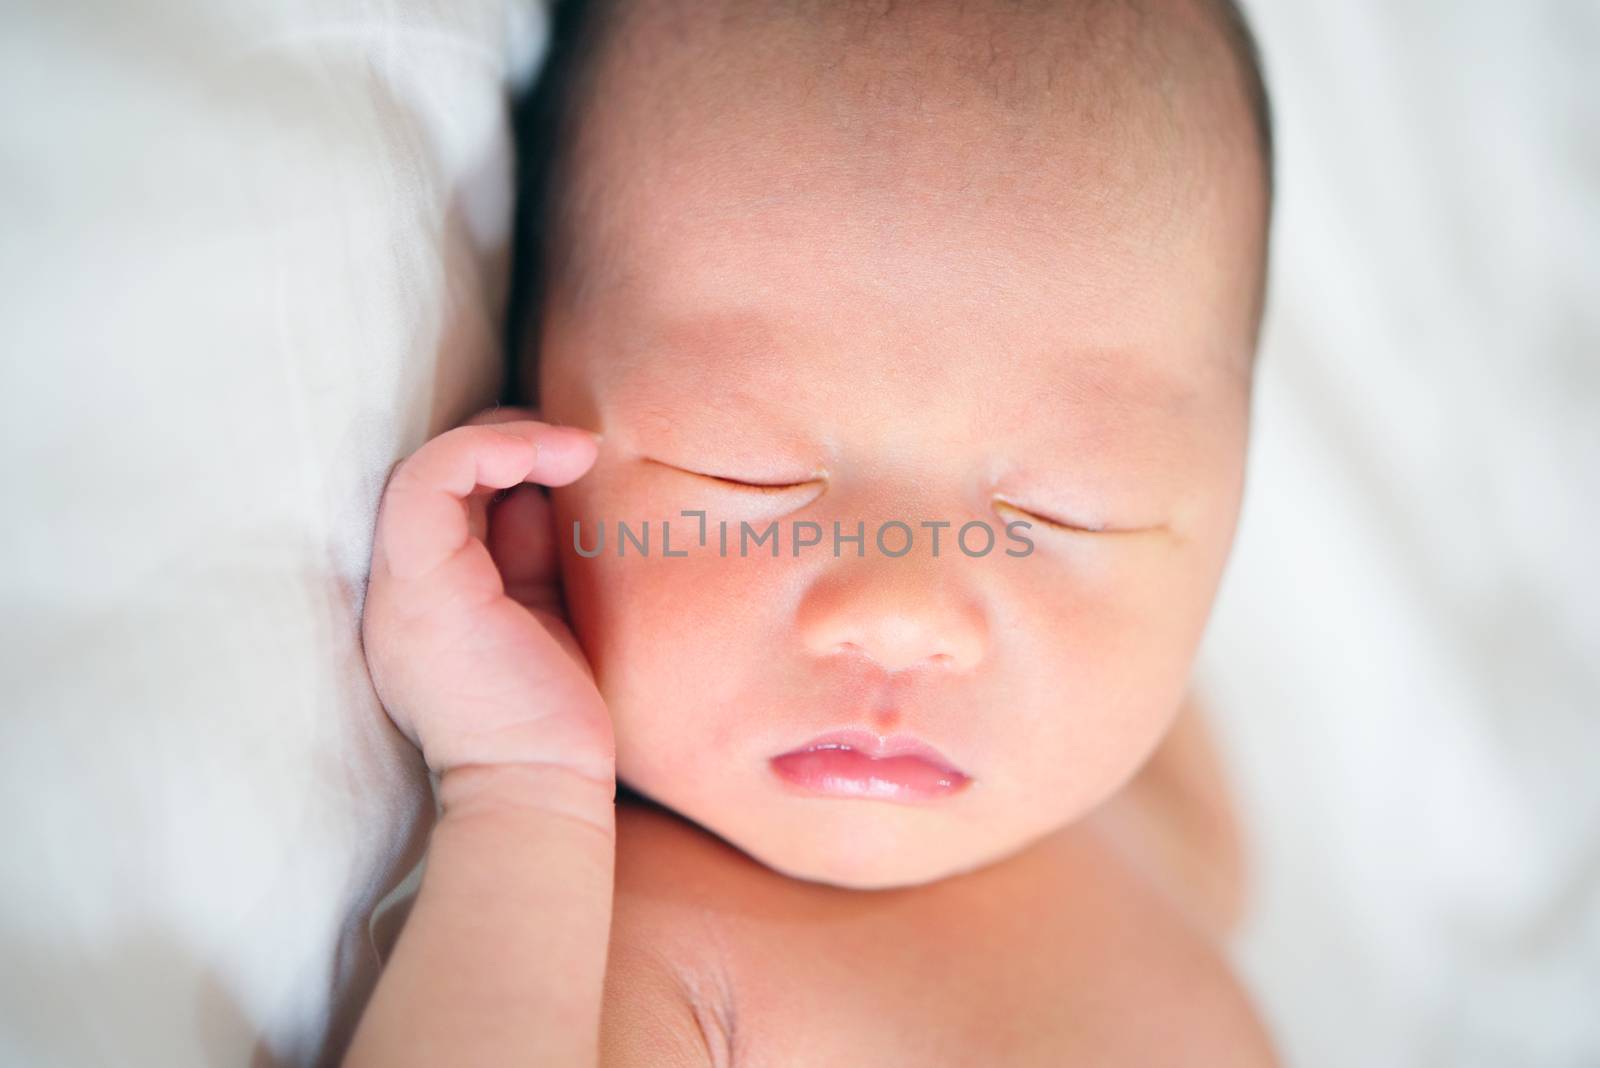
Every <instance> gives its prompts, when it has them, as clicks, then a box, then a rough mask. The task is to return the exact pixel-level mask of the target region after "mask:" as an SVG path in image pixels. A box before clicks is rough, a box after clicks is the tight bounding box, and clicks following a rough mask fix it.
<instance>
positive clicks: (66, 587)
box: [0, 0, 545, 1066]
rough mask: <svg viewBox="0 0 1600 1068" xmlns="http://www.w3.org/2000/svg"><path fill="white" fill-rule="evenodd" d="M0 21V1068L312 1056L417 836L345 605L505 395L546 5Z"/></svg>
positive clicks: (67, 6) (100, 14) (418, 788)
mask: <svg viewBox="0 0 1600 1068" xmlns="http://www.w3.org/2000/svg"><path fill="white" fill-rule="evenodd" d="M0 21H3V30H0V98H3V99H4V100H5V101H6V108H5V111H4V114H3V115H0V235H3V236H0V300H3V302H4V308H5V314H4V315H3V316H0V353H3V355H0V434H3V435H4V449H3V450H0V499H3V500H4V502H5V504H4V512H5V518H4V520H3V521H0V694H3V695H4V706H3V711H0V811H4V812H5V813H7V816H8V819H7V825H8V832H7V835H6V845H5V853H4V856H3V860H0V961H3V962H4V963H3V964H0V1062H3V1063H5V1064H41V1065H42V1064H50V1065H70V1064H85V1065H87V1064H150V1065H158V1064H159V1065H167V1066H181V1065H201V1064H246V1063H274V1062H282V1063H297V1064H298V1063H310V1062H311V1061H313V1060H314V1059H315V1058H316V1057H317V1056H318V1055H319V1054H318V1051H319V1049H320V1048H321V1047H322V1045H323V1043H324V1041H325V1040H326V1041H332V1042H334V1043H337V1042H338V1041H339V1040H340V1038H341V1036H342V1035H343V1034H344V1033H345V1029H346V1028H347V1026H348V1017H349V1015H350V1011H349V1010H350V1008H351V1007H352V1005H353V1003H354V1002H355V1001H357V1000H359V998H360V997H362V996H363V995H364V993H365V991H366V989H367V988H368V986H369V985H370V982H371V978H372V974H373V970H374V968H375V966H376V957H375V954H374V950H373V947H372V946H371V945H370V944H369V942H368V939H367V935H366V929H365V922H366V917H367V913H368V912H369V911H370V909H371V906H372V903H373V901H374V899H375V898H376V897H377V896H378V895H381V894H382V893H383V892H384V890H385V889H386V888H387V887H388V885H389V884H390V883H392V881H393V880H394V879H395V878H396V877H397V876H398V874H400V873H401V872H402V870H403V868H404V867H405V866H406V865H407V864H409V862H411V861H412V860H414V859H415V855H416V851H417V849H418V848H419V847H420V844H421V841H420V835H421V833H422V832H423V831H425V830H426V822H425V821H426V819H427V817H428V816H429V814H430V813H431V803H430V802H429V798H428V792H427V781H426V778H425V776H424V775H423V773H422V770H421V768H420V767H419V766H418V764H417V761H416V760H415V758H414V756H413V753H412V751H411V750H410V747H409V746H407V745H406V744H405V743H404V742H403V741H401V740H400V739H399V737H398V735H397V734H395V732H394V731H393V729H392V728H391V727H390V726H389V725H388V721H387V719H386V718H385V716H384V714H383V711H382V709H381V708H380V707H379V705H378V704H377V702H376V700H375V699H374V697H373V694H372V690H371V687H370V684H369V682H368V679H367V675H366V671H365V667H364V665H363V662H362V659H361V652H360V648H359V644H358V642H359V632H358V625H357V621H358V618H359V616H358V604H359V599H360V597H361V594H362V589H363V584H364V582H365V575H366V565H367V559H368V553H369V545H370V538H371V531H372V526H373V520H374V513H375V510H376V505H377V500H378V495H379V491H380V489H381V487H382V485H383V482H384V479H385V478H386V477H387V474H388V471H389V468H390V466H391V464H392V463H393V462H394V460H395V459H396V458H397V457H398V456H400V455H403V454H404V453H406V452H408V451H410V450H411V449H412V448H414V447H415V446H416V445H418V444H420V442H421V441H422V440H424V439H425V438H426V437H427V436H429V435H430V434H432V433H435V432H437V431H438V430H440V429H443V428H444V427H445V426H447V425H449V424H452V423H454V422H456V421H458V420H459V419H461V418H462V417H464V416H465V415H467V414H469V413H470V412H471V411H472V410H473V409H474V408H476V407H478V406H480V405H482V404H486V403H492V402H493V400H494V398H495V396H496V393H497V390H498V384H499V376H500V363H499V339H498V334H499V329H500V321H501V311H502V307H503V302H504V299H505V276H506V256H507V241H508V237H509V228H510V219H511V209H512V204H513V195H512V187H511V175H512V170H511V167H512V153H511V144H510V134H509V126H508V116H507V85H508V82H509V83H515V82H518V81H519V80H523V79H525V78H526V77H527V76H528V74H529V73H530V72H531V69H532V67H533V64H534V63H535V62H536V61H537V59H538V58H539V53H540V49H542V47H543V45H544V36H543V35H544V29H545V25H544V16H543V10H542V9H541V8H539V7H537V6H535V5H533V4H531V3H521V4H508V3H505V2H501V0H478V2H455V0H450V2H445V0H439V2H435V3H407V4H401V5H396V4H391V3H378V2H365V0H316V2H311V0H293V2H288V3H283V2H277V0H273V2H267V0H255V2H251V0H228V2H226V3H216V2H211V0H204V2H202V0H140V2H138V3H124V2H121V0H116V2H112V0H101V2H97V3H54V2H49V0H39V2H36V3H31V4H26V3H25V4H21V5H18V4H15V3H13V4H9V5H7V6H6V8H5V10H4V13H3V15H0ZM253 1058H255V1059H254V1060H253Z"/></svg>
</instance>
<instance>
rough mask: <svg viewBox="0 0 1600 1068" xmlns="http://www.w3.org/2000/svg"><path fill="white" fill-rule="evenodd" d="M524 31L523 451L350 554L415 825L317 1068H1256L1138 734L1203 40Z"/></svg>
mask: <svg viewBox="0 0 1600 1068" xmlns="http://www.w3.org/2000/svg"><path fill="white" fill-rule="evenodd" d="M561 17H562V20H563V22H562V26H561V32H560V33H559V34H558V37H557V42H556V45H555V51H554V53H553V59H552V64H553V65H552V68H551V70H550V71H548V72H547V78H548V79H550V84H551V85H554V86H557V87H559V91H558V92H553V93H551V95H550V96H549V99H550V100H551V101H552V102H553V103H558V104H559V108H557V109H556V110H554V111H553V112H552V113H551V115H550V118H551V125H550V127H549V129H550V132H551V138H550V145H549V149H550V158H551V164H550V169H549V172H548V173H549V182H548V186H547V188H546V191H545V193H544V195H543V197H542V198H539V199H538V201H537V206H538V207H539V209H540V211H539V214H538V216H537V217H538V218H539V219H540V220H542V222H543V229H542V231H541V234H540V241H541V242H542V246H541V250H540V252H541V258H540V261H539V263H540V270H539V272H538V278H537V285H536V287H535V288H536V292H535V294H534V296H533V297H532V298H531V299H532V301H533V303H534V306H535V307H536V308H537V316H538V318H537V324H536V327H537V328H536V330H534V331H532V340H533V341H534V342H535V344H533V345H531V346H530V348H532V349H536V352H532V353H530V356H531V357H533V358H531V359H530V360H529V362H528V387H529V392H530V393H531V394H533V396H534V398H535V404H536V406H537V414H536V413H535V411H534V410H528V411H518V410H508V409H497V410H495V411H492V412H488V413H484V415H482V416H480V417H478V418H477V419H476V420H474V422H473V425H469V426H466V427H463V428H458V429H456V430H452V431H450V432H448V433H446V434H444V435H442V436H440V437H438V438H436V439H434V440H433V441H431V442H429V443H427V444H426V445H425V446H424V447H423V448H422V449H421V450H419V451H418V452H417V453H416V454H415V455H414V456H412V457H411V458H410V459H408V460H407V461H406V462H405V463H403V464H402V465H400V467H399V468H398V469H397V470H396V472H395V474H394V476H393V478H392V480H391V482H390V485H389V487H388V489H387V492H386V495H385V498H384V502H383V506H382V510H381V513H380V517H379V526H378V532H377V538H376V544H375V548H374V556H373V564H372V576H371V584H370V589H369V592H368V597H367V602H366V617H365V636H366V640H367V652H368V658H369V661H370V663H371V667H372V673H373V678H374V681H375V683H376V685H377V687H378V691H379V693H380V695H381V697H382V698H383V700H384V703H385V706H386V707H387V708H388V710H389V712H390V715H391V716H392V717H393V718H394V720H395V722H396V724H398V725H399V727H400V728H401V729H402V730H403V731H405V732H406V733H407V734H408V735H409V736H410V737H411V739H412V740H413V741H414V742H416V743H417V744H418V745H419V746H420V747H421V749H422V752H423V755H424V757H425V759H426V760H427V763H428V765H429V767H430V769H431V770H432V771H433V773H434V774H435V776H436V783H437V790H438V796H439V801H440V806H441V814H440V818H439V822H438V824H437V826H436V828H435V830H434V833H433V837H432V840H431V844H430V853H429V859H428V865H427V869H426V874H425V877H424V880H423V883H422V887H421V890H420V893H419V895H418V897H417V900H416V902H415V905H414V906H413V908H412V911H411V915H410V917H409V919H408V921H407V926H406V928H405V930H404V932H403V934H402V936H401V938H400V941H399V943H398V944H397V946H396V949H395V952H394V954H393V956H392V957H391V959H390V960H389V962H388V964H387V967H386V970H385V973H384V975H383V977H382V979H381V980H380V984H379V987H378V990H377V992H376V994H375V996H374V998H373V1001H372V1003H371V1005H370V1006H369V1008H368V1010H367V1014H366V1016H365V1017H364V1018H363V1021H362V1024H361V1027H360V1030H359V1032H358V1034H357V1036H356V1039H355V1041H354V1043H353V1045H352V1048H351V1050H350V1053H349V1060H350V1062H351V1063H357V1062H359V1063H371V1064H377V1065H396V1064H402V1063H418V1064H463V1063H513V1062H515V1063H530V1064H561V1065H569V1064H570V1065H577V1064H584V1065H593V1064H597V1063H606V1064H626V1065H689V1064H699V1065H710V1064H718V1065H722V1064H774V1065H787V1064H797V1065H798V1064H807V1065H809V1064H829V1065H835V1064H837V1065H893V1064H918V1065H928V1064H976V1065H991V1064H1024V1063H1026V1064H1067V1063H1077V1062H1078V1061H1080V1060H1081V1061H1083V1062H1084V1063H1091V1064H1109V1063H1118V1064H1121V1063H1129V1064H1155V1063H1179V1062H1181V1063H1189V1064H1204V1065H1213V1064H1228V1065H1255V1064H1270V1063H1272V1057H1271V1053H1270V1048H1269V1045H1268V1043H1267V1041H1266V1039H1265V1037H1264V1035H1263V1033H1262V1031H1261V1029H1260V1026H1259V1024H1258V1023H1257V1022H1256V1020H1255V1017H1254V1016H1253V1014H1252V1013H1251V1012H1250V1010H1249V1007H1248V1004H1247V1003H1246V1001H1245V999H1244V998H1243V996H1242V994H1241V993H1240V991H1239V989H1238V987H1237V985H1236V984H1234V983H1233V981H1232V980H1231V979H1230V977H1229V976H1228V972H1227V969H1226V967H1225V964H1224V961H1223V958H1222V956H1221V954H1220V952H1219V951H1218V950H1217V949H1216V945H1215V941H1216V939H1217V938H1218V937H1220V936H1221V934H1222V933H1223V932H1224V931H1225V930H1226V927H1227V924H1228V922H1229V921H1230V918H1231V912H1232V910H1233V904H1232V898H1231V896H1230V892H1229V890H1228V888H1227V887H1228V877H1227V876H1226V874H1224V875H1222V876H1218V875H1217V872H1218V871H1220V870H1222V869H1223V868H1225V866H1226V863H1225V858H1221V859H1218V858H1216V857H1214V856H1213V855H1212V854H1211V853H1208V851H1214V850H1217V849H1222V848H1223V847H1224V846H1225V845H1226V841H1227V835H1226V833H1212V832H1211V831H1210V830H1208V828H1210V827H1220V828H1226V826H1227V821H1226V815H1225V812H1226V809H1225V805H1224V804H1223V803H1222V801H1221V798H1222V794H1221V792H1220V790H1219V788H1218V786H1217V781H1216V774H1215V770H1214V768H1213V767H1212V765H1211V764H1210V762H1209V757H1208V752H1207V749H1206V746H1205V741H1204V733H1203V728H1202V727H1201V725H1200V724H1199V722H1198V721H1197V720H1195V719H1194V716H1195V713H1194V712H1193V711H1192V710H1191V711H1187V712H1183V713H1182V714H1180V709H1183V708H1184V707H1185V705H1186V700H1185V695H1186V691H1187V687H1188V675H1189V672H1190V668H1191V663H1192V659H1193V656H1194V653H1195V649H1196V646H1197V644H1198V642H1199V639H1200V636H1201V633H1202V630H1203V628H1204V625H1205V621H1206V618H1207V615H1208V613H1209V610H1210V606H1211V602H1212V599H1213V596H1214V593H1215V590H1216V587H1217V584H1218V581H1219V578H1220V576H1221V573H1222V570H1223V566H1224V563H1225V560H1226V558H1227V555H1228V552H1229V547H1230V544H1231V542H1232V538H1233V533H1234V526H1235V521H1236V517H1237V514H1238V509H1239V504H1240V496H1241V492H1242V486H1243V473H1244V460H1245V446H1246V439H1247V429H1248V421H1249V419H1248V417H1249V401H1250V390H1251V374H1252V360H1253V354H1254V349H1255V340H1256V334H1257V329H1258V325H1259V321H1260V316H1261V307H1262V293H1263V286H1264V273H1265V257H1266V246H1267V233H1268V219H1269V214H1270V209H1269V205H1270V199H1271V166H1270V159H1271V147H1270V137H1269V123H1268V121H1267V111H1266V103H1265V95H1264V91H1263V89H1262V86H1261V82H1260V76H1259V73H1258V70H1257V67H1256V63H1255V58H1254V50H1253V46H1252V45H1251V42H1250V38H1249V35H1248V32H1247V31H1246V30H1245V28H1244V24H1243V23H1242V21H1241V20H1240V18H1239V16H1238V14H1237V12H1236V11H1234V10H1233V8H1232V7H1231V6H1230V5H1229V4H1228V3H1226V2H1225V0H1144V2H1141V0H907V2H904V3H898V4H897V3H894V2H892V0H882V2H861V0H631V2H630V0H614V2H596V3H589V4H585V5H583V6H582V7H581V8H572V7H571V6H570V5H569V7H568V9H567V10H565V11H563V12H562V16H561ZM547 92H549V90H548V89H547ZM543 487H556V488H555V489H554V490H551V491H547V490H545V489H544V488H543ZM1175 723H1176V724H1177V727H1176V728H1175V727H1174V724H1175ZM1163 739H1166V741H1165V742H1164V741H1163ZM1153 754H1154V758H1152V755H1153ZM1141 769H1143V770H1141ZM619 782H620V783H622V784H624V786H625V787H626V788H630V789H631V793H630V792H629V791H628V790H625V791H624V797H623V799H622V800H623V802H624V803H622V804H620V805H619V804H617V803H616V802H615V801H614V796H615V791H616V789H617V784H618V783H619ZM1208 821H1209V822H1208ZM707 832H709V833H707ZM1208 858H1209V859H1208ZM1210 860H1216V863H1211V862H1210ZM1207 880H1212V881H1210V882H1208V881H1207ZM1219 887H1220V889H1219ZM865 891H874V892H872V893H867V892H865Z"/></svg>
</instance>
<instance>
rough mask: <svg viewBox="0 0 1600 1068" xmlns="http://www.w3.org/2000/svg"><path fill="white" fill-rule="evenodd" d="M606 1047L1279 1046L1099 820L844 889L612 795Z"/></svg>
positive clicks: (1117, 1059) (857, 1055)
mask: <svg viewBox="0 0 1600 1068" xmlns="http://www.w3.org/2000/svg"><path fill="white" fill-rule="evenodd" d="M604 1030H605V1048H606V1050H607V1056H606V1063H607V1064H612V1065H632V1064H650V1065H660V1066H663V1068H672V1066H674V1065H691V1064H692V1065H697V1066H701V1065H718V1066H722V1065H738V1066H741V1068H743V1066H764V1065H790V1064H813V1063H815V1064H882V1065H897V1064H918V1065H961V1064H1006V1065H1032V1064H1040V1065H1044V1064H1049V1065H1062V1064H1074V1063H1080V1062H1081V1063H1085V1064H1122V1063H1126V1064H1140V1065H1147V1064H1157V1065H1158V1064H1169V1063H1170V1064H1178V1063H1183V1064H1230V1065H1239V1066H1253V1065H1262V1066H1267V1065H1273V1064H1275V1063H1276V1062H1275V1059H1274V1058H1273V1055H1272V1052H1271V1045H1270V1042H1269V1041H1268V1039H1267V1036H1266V1034H1265V1032H1264V1030H1263V1029H1262V1026H1261V1024H1260V1022H1259V1020H1258V1019H1257V1017H1256V1015H1255V1013H1254V1011H1253V1010H1252V1008H1251V1006H1250V1004H1249V1000H1248V998H1247V997H1246V996H1245V995H1244V992H1243V990H1242V989H1241V988H1240V986H1239V984H1238V983H1237V981H1236V980H1235V979H1234V977H1233V975H1232V972H1231V970H1230V969H1229V967H1228V965H1227V962H1226V960H1225V959H1224V957H1223V955H1222V954H1221V953H1220V952H1219V951H1218V950H1217V949H1216V948H1215V946H1214V945H1213V944H1212V943H1211V942H1210V941H1209V940H1208V939H1206V938H1205V937H1204V936H1203V935H1202V934H1201V933H1199V932H1198V931H1196V930H1195V929H1194V928H1193V927H1191V926H1190V925H1189V924H1188V923H1186V922H1185V921H1184V920H1183V919H1182V917H1181V916H1180V914H1179V913H1178V912H1177V911H1176V910H1174V909H1173V908H1172V907H1171V906H1170V904H1169V903H1168V902H1167V900H1166V899H1164V898H1163V897H1162V896H1161V895H1160V894H1159V893H1158V892H1156V891H1155V890H1154V889H1153V888H1151V887H1150V886H1148V885H1147V884H1146V883H1145V882H1144V881H1143V879H1142V878H1141V877H1140V876H1139V875H1137V874H1136V873H1135V872H1134V870H1133V869H1131V868H1130V867H1129V866H1128V865H1127V864H1125V863H1124V862H1123V861H1122V859H1121V854H1120V853H1119V852H1118V851H1117V850H1116V849H1115V848H1112V847H1111V845H1110V844H1109V843H1106V842H1105V841H1103V840H1102V838H1101V837H1100V836H1099V835H1098V834H1097V833H1096V832H1095V831H1094V830H1093V829H1092V828H1090V827H1082V828H1074V829H1069V830H1068V831H1064V832H1061V833H1060V834H1059V835H1057V836H1054V837H1053V838H1051V839H1050V840H1048V841H1047V842H1045V843H1041V844H1040V845H1039V846H1036V847H1035V848H1033V849H1031V850H1029V851H1027V852H1026V853H1024V854H1022V855H1021V856H1019V857H1015V858H1012V859H1011V860H1007V861H1004V862H1002V863H999V864H996V865H992V866H990V867H988V868H985V869H983V870H981V871H978V872H973V873H971V874H968V875H962V876H958V877H955V878H952V879H947V880H944V881H942V882H939V883H936V884H933V885H930V886H925V887H919V888H913V889H908V890H894V891H873V892H861V891H848V890H839V889H835V888H831V887H825V886H819V885H816V884H811V883H804V882H799V881H796V880H793V879H788V878H786V877H784V876H781V875H778V874H777V873H775V872H772V871H770V870H768V869H767V868H765V867H763V866H762V865H760V864H757V863H755V862H754V861H752V860H750V859H749V858H748V857H746V856H744V855H743V854H742V853H740V852H738V851H737V850H735V849H732V848H731V847H729V846H728V845H726V844H725V843H723V842H721V841H720V840H718V839H717V838H715V837H714V836H712V835H710V834H707V833H706V832H704V831H702V830H701V829H699V828H697V827H695V826H693V825H692V824H689V823H687V822H685V821H683V820H681V819H679V818H678V817H676V816H673V815H672V814H670V813H666V812H662V811H660V810H657V809H651V808H642V807H634V806H623V807H620V808H619V809H618V851H617V891H616V908H615V913H614V919H613V924H612V946H611V962H610V969H609V970H608V978H607V988H606V1004H605V1017H604Z"/></svg>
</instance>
